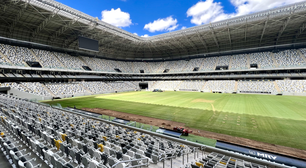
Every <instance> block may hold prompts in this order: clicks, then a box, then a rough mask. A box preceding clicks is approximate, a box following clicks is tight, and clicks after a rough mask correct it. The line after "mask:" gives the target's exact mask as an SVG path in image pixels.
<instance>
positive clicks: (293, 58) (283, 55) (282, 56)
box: [275, 50, 306, 67]
mask: <svg viewBox="0 0 306 168" xmlns="http://www.w3.org/2000/svg"><path fill="white" fill-rule="evenodd" d="M275 61H276V64H277V66H278V67H293V66H305V65H306V64H305V62H304V59H303V58H302V57H301V56H300V54H299V53H298V52H297V50H285V51H281V52H278V53H275Z"/></svg>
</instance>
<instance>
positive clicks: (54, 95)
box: [41, 83, 55, 97]
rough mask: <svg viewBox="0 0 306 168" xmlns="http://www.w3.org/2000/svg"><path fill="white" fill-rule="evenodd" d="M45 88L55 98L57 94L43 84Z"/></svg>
mask: <svg viewBox="0 0 306 168" xmlns="http://www.w3.org/2000/svg"><path fill="white" fill-rule="evenodd" d="M41 85H42V87H43V88H45V90H47V91H48V92H49V93H50V94H51V95H52V96H53V97H55V94H54V93H53V92H52V91H51V90H50V89H49V88H48V87H47V86H46V85H45V84H43V83H42V84H41Z"/></svg>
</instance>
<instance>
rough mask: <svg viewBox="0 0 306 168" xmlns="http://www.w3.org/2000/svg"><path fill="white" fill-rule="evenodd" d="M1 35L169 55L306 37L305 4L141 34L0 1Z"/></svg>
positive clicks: (44, 4)
mask: <svg viewBox="0 0 306 168" xmlns="http://www.w3.org/2000/svg"><path fill="white" fill-rule="evenodd" d="M0 9H1V10H0V20H1V24H0V36H2V37H7V38H13V39H18V40H23V41H29V42H35V43H40V44H45V45H50V46H54V47H61V48H67V49H73V50H78V36H84V37H88V38H92V39H95V40H98V41H99V52H98V53H90V52H89V51H87V52H89V53H90V54H95V55H97V56H103V57H109V58H113V59H128V60H131V59H132V60H133V59H171V58H184V57H186V56H191V55H203V54H208V53H214V52H223V51H230V50H239V49H246V48H255V47H264V46H273V45H281V44H293V43H301V42H302V43H304V42H305V40H306V33H305V31H304V30H305V28H306V21H305V20H306V2H302V3H296V4H293V5H290V6H285V7H281V8H276V9H272V10H267V11H263V12H259V13H254V14H250V15H246V16H241V17H235V18H232V19H228V20H224V21H219V22H214V23H210V24H206V25H201V26H195V27H192V28H188V29H184V30H178V31H174V32H170V33H165V34H161V35H157V36H152V37H147V38H144V37H139V36H137V35H134V34H132V33H129V32H127V31H125V30H122V29H120V28H117V27H115V26H112V25H110V24H108V23H105V22H103V21H101V20H99V19H97V18H94V17H92V16H89V15H87V14H84V13H82V12H80V11H77V10H75V9H73V8H70V7H68V6H66V5H63V4H61V3H59V2H56V1H53V0H1V1H0Z"/></svg>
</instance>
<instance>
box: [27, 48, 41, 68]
mask: <svg viewBox="0 0 306 168" xmlns="http://www.w3.org/2000/svg"><path fill="white" fill-rule="evenodd" d="M29 50H30V52H31V53H32V55H33V56H34V57H35V60H36V62H39V64H40V65H41V67H43V68H44V65H43V64H42V63H41V62H40V59H39V58H38V57H37V55H36V54H35V53H34V52H33V50H32V49H29Z"/></svg>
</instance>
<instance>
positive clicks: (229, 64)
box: [228, 55, 233, 69]
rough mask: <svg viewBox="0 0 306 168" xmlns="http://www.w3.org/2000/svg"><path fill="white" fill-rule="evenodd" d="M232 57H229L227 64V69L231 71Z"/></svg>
mask: <svg viewBox="0 0 306 168" xmlns="http://www.w3.org/2000/svg"><path fill="white" fill-rule="evenodd" d="M232 62H233V56H232V55H231V56H230V61H229V63H228V69H232Z"/></svg>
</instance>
